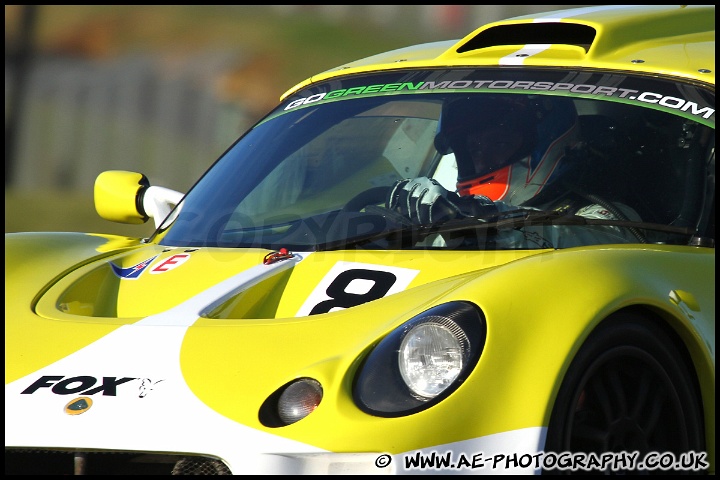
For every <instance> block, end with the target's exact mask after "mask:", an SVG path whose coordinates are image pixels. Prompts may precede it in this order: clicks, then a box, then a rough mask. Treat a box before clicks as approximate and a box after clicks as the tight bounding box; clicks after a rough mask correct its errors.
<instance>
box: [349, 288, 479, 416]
mask: <svg viewBox="0 0 720 480" xmlns="http://www.w3.org/2000/svg"><path fill="white" fill-rule="evenodd" d="M485 334H486V328H485V318H484V317H483V315H482V313H481V312H480V309H479V308H477V306H475V305H473V304H471V303H469V302H450V303H445V304H442V305H438V306H437V307H434V308H431V309H430V310H427V311H425V312H423V313H421V314H419V315H417V316H416V317H414V318H412V319H411V320H409V321H408V322H406V323H404V324H403V325H401V326H400V327H398V328H396V329H395V330H393V331H392V332H390V334H388V335H387V336H386V337H385V338H384V339H383V340H382V341H381V342H380V343H379V344H378V345H377V346H376V347H375V348H374V349H373V350H372V351H371V352H370V353H369V354H368V356H367V358H366V359H365V361H364V363H363V365H362V366H361V367H360V370H359V372H358V374H357V376H356V379H355V383H354V386H353V396H354V398H355V402H356V403H357V405H358V406H359V407H360V408H361V409H362V410H363V411H365V412H368V413H372V414H373V415H379V416H383V417H397V416H402V415H409V414H412V413H415V412H418V411H420V410H423V409H425V408H428V407H430V406H432V405H435V404H437V403H438V402H440V401H441V400H442V399H444V398H446V397H447V396H448V395H450V394H451V393H452V392H453V391H455V390H456V389H457V388H458V387H459V386H460V385H461V384H462V383H463V382H464V381H465V379H466V378H467V376H468V375H469V374H470V372H471V371H472V369H473V368H474V366H475V364H476V363H477V361H478V359H479V358H480V353H481V352H482V349H483V346H484V344H485Z"/></svg>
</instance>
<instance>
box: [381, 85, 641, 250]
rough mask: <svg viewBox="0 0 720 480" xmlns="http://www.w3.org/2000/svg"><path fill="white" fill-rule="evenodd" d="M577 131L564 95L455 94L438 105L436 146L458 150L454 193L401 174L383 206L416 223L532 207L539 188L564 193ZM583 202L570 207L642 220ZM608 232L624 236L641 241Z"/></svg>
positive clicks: (425, 179)
mask: <svg viewBox="0 0 720 480" xmlns="http://www.w3.org/2000/svg"><path fill="white" fill-rule="evenodd" d="M578 131H579V128H578V117H577V112H576V110H575V107H574V104H573V102H572V100H571V99H569V98H564V97H549V96H527V95H510V94H505V95H495V94H485V95H482V96H478V97H464V98H462V99H459V100H455V101H453V102H451V103H448V104H446V105H445V107H444V109H443V112H442V115H441V120H440V124H439V126H438V133H437V134H436V137H435V148H436V149H437V151H438V152H439V153H440V154H441V155H447V154H450V153H452V154H454V155H455V159H456V162H457V168H458V179H457V184H456V191H455V192H450V191H448V190H447V189H446V188H445V187H443V186H442V185H441V184H440V183H439V182H438V181H436V180H435V179H432V178H428V177H418V178H413V179H405V180H401V181H399V182H397V183H396V184H395V185H394V186H393V188H392V189H391V192H390V195H389V197H388V200H387V206H388V208H390V209H392V210H394V211H395V212H398V213H400V214H402V215H404V216H406V217H409V218H410V219H411V220H412V221H413V222H414V223H416V224H432V223H441V222H445V221H448V220H451V219H454V218H463V217H487V216H490V215H493V214H495V213H498V212H503V211H507V210H512V209H516V207H517V206H519V205H526V206H533V207H534V206H535V205H533V204H534V203H537V199H538V198H540V197H539V196H540V193H544V194H545V195H543V196H542V198H544V199H548V198H553V195H554V194H555V196H556V197H557V196H559V195H560V194H561V193H562V192H561V191H560V190H558V189H556V188H554V187H555V186H557V185H556V184H557V183H558V182H557V180H558V179H559V178H560V177H561V176H562V174H563V173H564V172H565V171H566V170H567V169H568V168H569V167H570V166H571V165H570V164H571V163H572V155H569V154H568V153H569V152H570V151H571V150H572V148H573V147H575V146H576V145H578V143H579V141H578V133H579V132H578ZM556 190H557V191H556ZM533 200H535V202H533ZM588 203H589V201H584V203H583V204H581V206H582V208H580V209H577V211H574V212H573V211H570V212H569V213H575V214H576V215H580V216H585V217H586V218H597V219H607V220H617V219H619V218H628V217H630V218H632V219H633V220H639V217H638V216H637V214H635V213H634V212H633V211H631V209H627V207H625V206H623V210H622V211H620V210H618V209H617V207H614V206H610V205H606V206H602V205H599V204H597V203H590V204H588ZM566 206H567V205H566ZM531 208H532V207H531ZM626 209H627V210H626ZM573 210H575V209H573ZM605 230H607V229H605ZM613 230H614V235H618V234H620V237H619V238H623V239H624V240H622V241H628V240H631V241H638V240H639V239H638V238H637V237H633V236H631V237H629V238H628V237H627V235H625V234H621V233H620V231H618V230H617V229H613Z"/></svg>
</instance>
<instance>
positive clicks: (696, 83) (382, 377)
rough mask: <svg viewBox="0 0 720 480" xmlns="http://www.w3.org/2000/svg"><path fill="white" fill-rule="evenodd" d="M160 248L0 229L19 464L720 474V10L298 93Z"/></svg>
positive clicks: (220, 168) (13, 449)
mask: <svg viewBox="0 0 720 480" xmlns="http://www.w3.org/2000/svg"><path fill="white" fill-rule="evenodd" d="M94 192H95V206H96V209H97V212H98V213H99V215H100V216H102V217H103V218H105V219H107V220H111V221H115V222H125V223H142V222H145V221H148V220H151V221H153V222H154V223H155V226H156V230H155V232H154V234H153V235H152V236H151V237H149V238H126V237H119V236H111V235H99V234H81V233H16V234H6V235H5V473H6V474H10V473H16V474H17V473H23V474H30V473H34V474H209V473H213V474H246V473H247V474H253V473H255V474H305V473H319V474H345V473H347V474H413V473H419V474H426V473H437V474H447V473H452V474H480V473H488V474H498V473H522V474H526V473H527V474H541V473H637V472H642V473H668V472H675V473H715V7H714V6H695V5H682V6H677V5H668V6H661V5H655V6H628V5H623V6H596V7H591V8H580V9H572V10H565V11H556V12H550V13H543V14H538V15H534V16H523V17H517V18H512V19H509V20H505V21H499V22H495V23H491V24H488V25H485V26H482V27H480V28H478V29H477V30H475V31H473V32H470V33H469V34H468V35H466V36H465V37H463V38H462V39H460V40H454V41H447V42H437V43H432V44H424V45H418V46H414V47H409V48H405V49H401V50H395V51H391V52H387V53H383V54H380V55H377V56H373V57H370V58H366V59H363V60H359V61H357V62H353V63H348V64H346V65H342V66H340V67H338V68H335V69H332V70H329V71H326V72H323V73H319V74H318V75H316V76H313V77H312V78H310V79H308V80H306V81H304V82H302V83H300V84H299V85H297V86H295V87H293V88H292V89H290V90H289V91H288V92H286V93H285V94H284V95H282V97H281V99H280V103H279V105H278V106H277V108H276V109H274V110H273V111H272V112H270V113H269V114H268V115H267V116H266V117H264V118H262V119H261V120H260V121H259V122H258V123H257V124H256V125H254V126H253V127H252V128H250V129H249V130H248V131H247V132H245V133H244V134H242V136H240V138H239V139H238V140H237V141H236V142H235V143H234V144H233V145H231V146H230V147H229V148H228V149H227V151H226V152H225V153H224V154H223V155H222V156H221V157H220V158H219V159H218V160H217V161H216V162H215V163H214V164H213V165H212V167H211V168H209V169H208V171H207V172H206V173H205V174H204V175H203V176H202V178H200V179H199V180H198V181H197V183H196V184H195V185H194V186H193V187H192V188H191V189H190V190H189V191H188V192H187V193H183V192H176V191H173V190H170V189H167V188H163V187H161V186H156V185H151V183H150V182H149V180H148V179H147V178H146V177H145V176H144V175H143V174H141V173H134V172H129V171H108V172H104V173H102V174H101V175H100V176H99V177H98V178H97V180H96V183H95V191H94Z"/></svg>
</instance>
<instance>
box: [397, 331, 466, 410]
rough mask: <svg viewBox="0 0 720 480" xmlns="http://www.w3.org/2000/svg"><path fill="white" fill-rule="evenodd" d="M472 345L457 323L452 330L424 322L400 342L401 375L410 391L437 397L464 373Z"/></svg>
mask: <svg viewBox="0 0 720 480" xmlns="http://www.w3.org/2000/svg"><path fill="white" fill-rule="evenodd" d="M454 325H455V324H454ZM453 330H454V332H453ZM468 346H469V345H468V340H467V336H466V335H465V332H463V331H462V329H460V328H459V327H457V325H455V328H454V329H452V330H451V328H448V327H447V326H445V325H442V324H439V323H424V324H420V325H418V326H417V327H415V328H413V329H412V330H411V331H409V332H408V333H407V335H406V336H405V338H404V339H403V341H402V343H401V344H400V352H399V354H398V355H399V358H398V364H399V367H400V374H401V375H402V378H403V380H405V383H407V385H408V387H410V390H412V391H413V392H415V393H416V394H418V395H420V396H422V397H427V398H433V397H435V396H437V395H438V394H439V393H440V392H442V391H443V390H445V389H446V388H447V387H449V386H450V385H451V384H452V382H454V381H455V379H456V378H457V377H458V375H460V372H461V371H462V367H463V363H464V357H465V356H466V355H465V353H466V352H467V350H468Z"/></svg>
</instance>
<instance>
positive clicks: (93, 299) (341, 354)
mask: <svg viewBox="0 0 720 480" xmlns="http://www.w3.org/2000/svg"><path fill="white" fill-rule="evenodd" d="M63 242H64V247H63V248H61V249H58V251H59V252H62V253H56V254H55V256H54V257H53V258H52V259H53V260H54V261H55V263H53V262H50V261H48V256H49V255H48V254H47V253H46V252H47V245H45V247H44V248H43V247H42V245H43V244H44V241H38V242H35V243H36V246H37V249H36V251H35V252H34V253H33V252H31V251H29V250H28V247H27V246H25V247H23V248H24V251H23V254H24V255H23V258H24V259H25V261H26V263H25V264H24V267H23V269H22V270H23V271H25V270H27V269H28V268H30V269H33V268H36V265H35V264H33V262H42V264H43V265H44V268H43V270H42V274H43V275H44V276H45V277H44V278H46V279H47V280H46V282H45V283H44V284H42V285H35V287H36V288H37V290H36V291H35V292H34V294H28V296H27V297H23V296H22V295H20V294H18V295H17V296H16V297H13V298H8V299H6V300H7V301H6V331H5V333H6V352H5V360H6V374H5V375H6V377H5V382H6V386H5V393H6V396H5V399H6V406H5V408H6V421H7V422H8V424H6V446H24V447H42V446H48V445H52V446H56V447H67V448H88V447H89V446H91V447H92V448H98V449H132V450H148V451H158V450H161V451H178V452H207V453H208V454H214V455H218V454H219V455H222V456H224V457H226V458H230V457H233V456H235V457H237V452H238V448H241V449H242V450H243V451H245V452H248V454H249V453H252V452H270V451H275V452H278V451H281V452H282V451H286V452H290V451H301V452H308V451H315V449H318V448H330V447H329V445H331V444H332V448H333V449H343V448H347V449H349V450H350V449H355V450H357V449H358V448H363V445H358V437H357V436H356V435H349V434H348V432H347V431H339V430H338V431H337V432H335V429H333V428H332V425H334V424H336V423H337V421H338V417H336V416H335V414H333V413H331V412H337V411H339V412H340V414H341V415H343V418H344V420H345V421H347V422H346V425H347V426H349V425H354V426H353V427H352V428H353V430H355V432H356V433H357V432H362V431H365V430H367V429H368V428H370V429H372V425H370V424H369V423H368V416H367V415H366V414H363V413H362V412H360V411H358V409H357V408H356V407H355V406H354V404H353V403H352V399H351V396H350V395H348V394H347V391H348V389H349V388H350V385H351V384H352V375H353V374H354V372H355V371H356V370H357V367H358V365H359V363H360V361H361V359H362V358H363V356H364V354H365V352H367V351H368V349H369V348H372V346H373V345H375V344H376V343H377V342H378V341H379V339H381V338H382V337H383V336H384V335H386V334H387V333H388V332H389V331H391V330H392V329H393V328H395V327H397V326H398V325H400V324H402V323H404V322H405V321H407V320H408V319H410V318H411V317H412V316H413V315H416V314H417V313H420V312H422V311H424V310H426V309H428V308H430V307H431V306H433V305H436V304H438V303H439V302H441V301H442V300H441V299H443V298H445V297H447V298H450V297H452V295H450V292H453V291H457V290H458V289H460V288H461V287H462V286H463V285H467V284H468V283H469V282H470V281H471V280H472V279H475V278H477V277H478V276H479V275H483V273H484V272H487V271H489V270H492V269H494V268H496V267H498V266H499V265H503V264H508V263H510V262H513V261H515V260H518V259H520V258H522V257H526V256H529V255H532V254H535V253H537V252H518V251H508V252H498V251H495V252H487V253H477V252H476V253H473V255H472V256H469V255H466V254H464V253H462V252H433V253H432V255H430V254H429V253H428V252H422V251H393V252H380V251H373V252H365V251H351V252H349V251H344V252H341V251H338V252H314V253H310V252H292V253H291V256H290V255H287V256H288V257H289V258H281V259H278V260H276V261H270V262H267V256H268V254H272V253H273V252H269V251H267V250H261V249H247V250H239V249H206V248H169V247H163V246H160V245H154V244H147V245H141V244H133V243H132V242H122V241H118V240H117V239H116V240H111V241H110V242H105V240H104V239H103V238H99V237H98V238H93V239H92V240H89V239H88V237H82V238H80V239H79V240H78V241H77V242H73V241H71V239H68V238H65V237H63ZM112 242H116V243H118V245H119V247H120V248H118V249H117V250H115V249H114V247H113V245H111V244H112ZM10 243H12V242H10ZM28 243H32V242H28V241H25V242H24V244H25V245H27V244H28ZM56 245H57V242H56ZM8 248H11V247H8V243H7V239H6V254H7V253H8ZM538 252H540V251H538ZM13 257H17V255H13ZM27 262H29V263H27ZM8 268H15V267H14V266H10V267H8V266H7V265H6V275H7V272H8ZM37 271H38V269H36V271H35V273H37ZM348 272H350V273H348ZM35 276H38V275H35ZM377 285H382V288H380V289H379V290H378V289H377V288H375V287H377ZM20 290H22V289H20V288H18V289H17V291H18V292H19V291H20ZM7 291H9V292H10V294H12V292H14V291H16V290H13V288H10V289H9V290H6V292H7ZM373 291H374V293H372V294H370V293H369V292H373ZM365 300H369V301H365ZM313 312H314V313H313ZM311 313H313V314H312V315H311ZM28 352H32V355H30V354H28ZM299 377H311V378H315V379H317V380H318V381H319V382H320V383H321V384H322V385H323V389H324V395H325V398H327V399H328V400H327V401H328V402H335V403H337V405H335V408H333V409H327V412H328V413H327V416H325V414H323V413H321V412H322V410H323V409H322V408H318V411H317V412H314V413H313V415H311V417H313V418H312V419H307V420H311V421H301V422H298V423H296V424H293V425H290V426H287V427H285V428H282V429H278V428H275V429H273V428H268V427H266V426H264V425H262V424H261V423H260V421H259V419H258V409H259V408H260V406H261V405H262V404H263V402H264V401H265V400H266V399H267V398H268V397H269V396H270V395H272V394H274V392H277V391H278V389H280V388H282V386H283V385H286V384H287V383H288V382H290V381H292V380H294V379H296V378H299ZM10 411H11V412H12V414H8V413H7V412H10ZM406 421H407V420H406V419H402V418H401V419H397V420H396V421H394V422H396V423H398V424H401V423H404V422H406ZM10 423H12V424H13V425H9V424H10ZM187 432H194V433H193V435H188V434H187ZM202 432H213V437H212V438H209V437H208V436H203V435H202ZM219 432H221V433H222V434H219ZM322 432H324V433H322ZM328 432H335V433H331V434H330V436H331V437H333V438H332V439H329V438H328ZM371 437H372V431H371V430H368V431H367V438H368V439H369V438H371ZM228 438H232V439H234V440H233V441H232V442H228V441H227V439H228ZM353 438H354V440H353ZM361 438H364V437H361ZM360 443H361V444H362V443H364V442H360ZM366 448H367V446H366Z"/></svg>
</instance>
